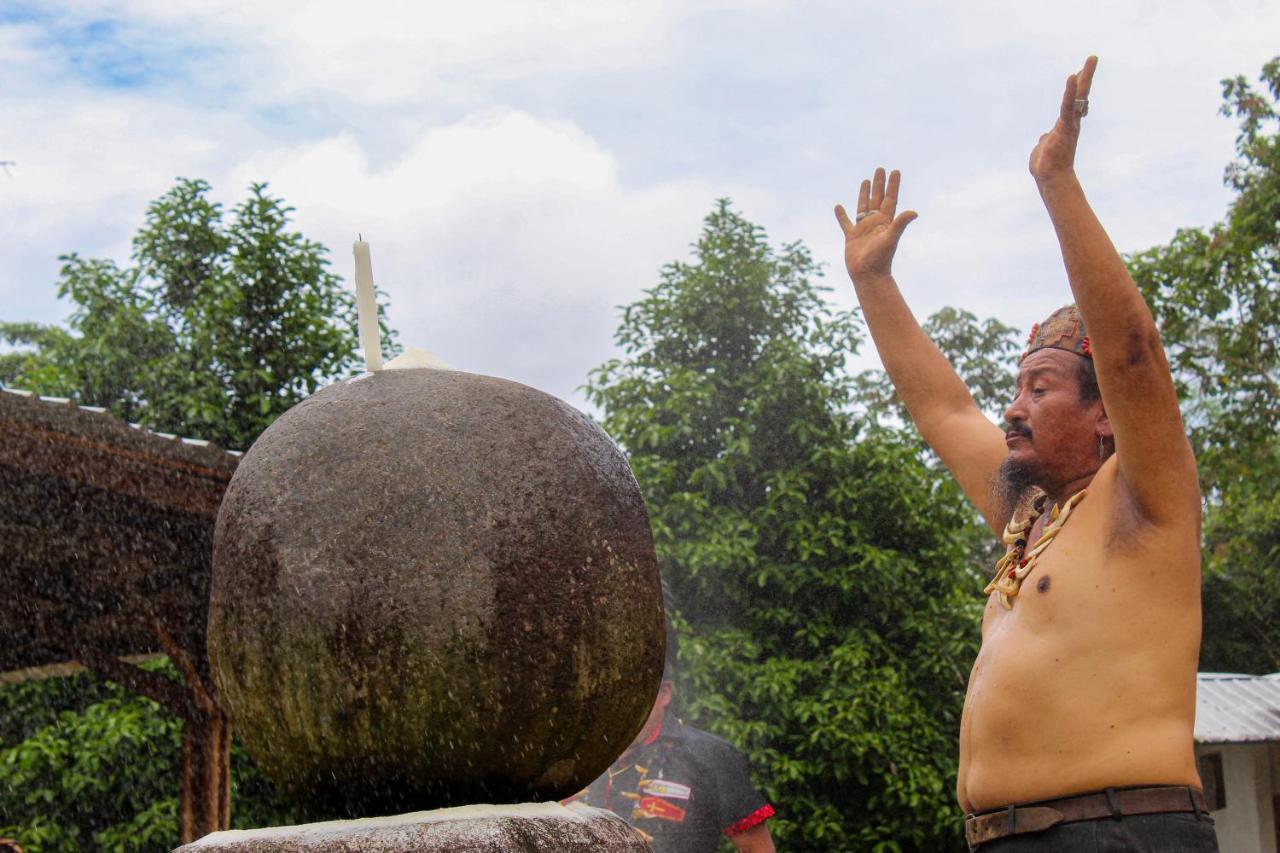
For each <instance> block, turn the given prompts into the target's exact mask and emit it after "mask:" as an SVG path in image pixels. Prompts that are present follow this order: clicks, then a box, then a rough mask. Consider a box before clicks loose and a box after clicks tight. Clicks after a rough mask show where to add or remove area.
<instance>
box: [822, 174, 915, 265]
mask: <svg viewBox="0 0 1280 853" xmlns="http://www.w3.org/2000/svg"><path fill="white" fill-rule="evenodd" d="M901 182H902V175H901V174H900V173H899V172H898V170H896V169H895V170H894V171H893V172H892V173H890V175H889V182H888V186H887V187H886V185H885V174H884V169H876V173H875V177H874V178H873V179H872V180H870V181H863V182H862V186H861V187H860V188H859V190H858V209H857V213H856V215H855V218H854V219H850V218H849V214H848V213H846V212H845V209H844V206H843V205H839V204H837V205H836V220H837V221H838V222H839V223H840V228H841V229H842V230H843V231H844V265H845V268H846V269H848V270H849V277H850V278H852V279H853V281H854V284H857V283H858V282H860V281H864V280H866V279H871V278H876V277H878V276H887V275H889V274H890V272H891V267H892V265H893V255H894V252H896V251H897V249H898V240H899V239H900V238H901V237H902V232H903V231H905V230H906V227H907V226H908V225H909V224H911V221H912V220H914V219H915V218H916V216H917V214H916V212H915V211H914V210H904V211H903V212H902V213H898V212H897V210H898V187H899V185H900V184H901Z"/></svg>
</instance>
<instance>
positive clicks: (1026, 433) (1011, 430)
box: [1004, 421, 1031, 441]
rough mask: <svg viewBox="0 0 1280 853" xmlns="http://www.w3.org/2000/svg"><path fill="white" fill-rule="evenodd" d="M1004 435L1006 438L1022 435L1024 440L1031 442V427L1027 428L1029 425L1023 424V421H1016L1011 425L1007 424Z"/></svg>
mask: <svg viewBox="0 0 1280 853" xmlns="http://www.w3.org/2000/svg"><path fill="white" fill-rule="evenodd" d="M1004 434H1005V435H1006V436H1010V435H1020V436H1022V437H1023V438H1025V439H1027V440H1028V441H1030V440H1031V427H1029V426H1027V425H1026V424H1025V423H1023V422H1022V421H1014V422H1013V423H1011V424H1005V425H1004Z"/></svg>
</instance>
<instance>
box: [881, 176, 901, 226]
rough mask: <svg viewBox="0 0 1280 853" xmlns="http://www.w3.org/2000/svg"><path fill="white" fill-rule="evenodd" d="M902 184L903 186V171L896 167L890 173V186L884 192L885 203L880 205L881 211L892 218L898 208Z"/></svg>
mask: <svg viewBox="0 0 1280 853" xmlns="http://www.w3.org/2000/svg"><path fill="white" fill-rule="evenodd" d="M900 186H902V173H901V172H899V171H898V170H897V169H894V170H893V171H892V172H890V173H889V187H888V189H886V190H885V193H884V203H883V204H882V205H880V212H881V213H883V214H884V215H885V216H887V217H889V218H890V219H893V215H894V214H895V213H896V212H897V210H898V188H899V187H900Z"/></svg>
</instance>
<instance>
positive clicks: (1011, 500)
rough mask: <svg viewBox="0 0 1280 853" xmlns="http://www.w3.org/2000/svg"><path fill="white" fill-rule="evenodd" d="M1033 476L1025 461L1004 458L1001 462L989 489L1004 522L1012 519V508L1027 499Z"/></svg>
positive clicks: (1033, 482) (1033, 485)
mask: <svg viewBox="0 0 1280 853" xmlns="http://www.w3.org/2000/svg"><path fill="white" fill-rule="evenodd" d="M1034 477H1035V474H1034V472H1033V471H1032V470H1031V466H1029V465H1027V464H1026V463H1025V462H1016V461H1014V460H1013V459H1006V460H1004V462H1003V463H1001V465H1000V470H999V471H997V472H996V476H995V480H994V482H992V484H991V491H992V494H993V496H994V497H995V499H996V507H997V508H998V509H999V511H1000V517H1001V518H1003V519H1004V520H1005V521H1006V522H1008V521H1011V520H1012V519H1013V513H1014V510H1016V509H1017V508H1018V507H1019V506H1021V505H1022V503H1023V501H1025V500H1027V498H1028V497H1029V496H1030V494H1031V491H1032V490H1033V489H1034V488H1035V480H1034Z"/></svg>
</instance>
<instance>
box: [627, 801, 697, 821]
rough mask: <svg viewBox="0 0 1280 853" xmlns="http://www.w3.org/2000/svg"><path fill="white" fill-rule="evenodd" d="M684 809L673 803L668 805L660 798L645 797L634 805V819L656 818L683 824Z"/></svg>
mask: <svg viewBox="0 0 1280 853" xmlns="http://www.w3.org/2000/svg"><path fill="white" fill-rule="evenodd" d="M684 815H685V811H684V809H682V808H680V807H679V806H677V805H676V804H675V803H669V802H667V801H666V800H664V799H662V798H661V797H645V798H644V799H642V800H641V801H640V802H639V803H637V804H636V810H635V816H636V817H656V818H659V819H661V820H670V821H675V822H676V823H684Z"/></svg>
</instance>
